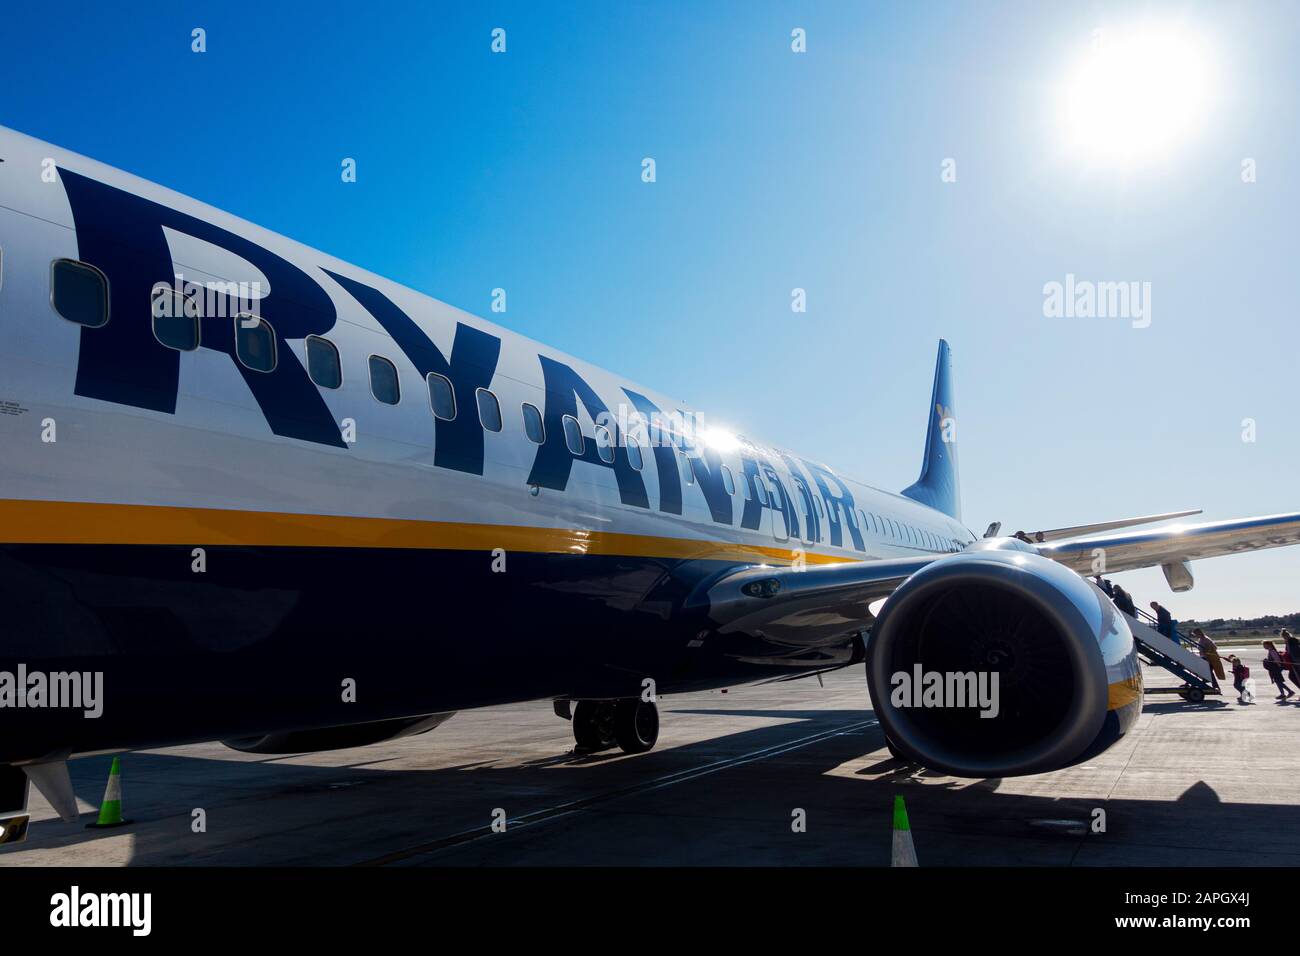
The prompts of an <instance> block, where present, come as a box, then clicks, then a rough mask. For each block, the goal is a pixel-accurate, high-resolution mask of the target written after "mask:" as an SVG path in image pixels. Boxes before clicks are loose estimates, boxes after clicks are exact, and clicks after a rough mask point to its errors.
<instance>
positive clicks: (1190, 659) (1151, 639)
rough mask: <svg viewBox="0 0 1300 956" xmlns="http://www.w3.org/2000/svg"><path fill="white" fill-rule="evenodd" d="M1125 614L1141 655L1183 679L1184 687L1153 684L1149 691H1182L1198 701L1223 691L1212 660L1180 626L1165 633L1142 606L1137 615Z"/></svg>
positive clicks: (1158, 692) (1181, 695) (1153, 692)
mask: <svg viewBox="0 0 1300 956" xmlns="http://www.w3.org/2000/svg"><path fill="white" fill-rule="evenodd" d="M1125 617H1127V618H1128V626H1129V630H1130V631H1132V632H1133V640H1134V642H1135V643H1136V644H1137V652H1138V656H1139V657H1141V658H1142V659H1143V660H1144V661H1146V662H1147V663H1148V664H1152V665H1154V666H1156V667H1163V668H1164V669H1165V670H1167V671H1169V673H1171V674H1173V675H1174V676H1175V677H1178V678H1180V679H1181V680H1182V681H1183V686H1181V687H1149V688H1147V691H1146V692H1147V693H1148V694H1178V695H1179V696H1180V697H1182V698H1183V699H1184V700H1188V701H1191V702H1192V703H1194V704H1195V703H1200V702H1201V701H1203V700H1204V699H1205V696H1206V695H1207V694H1220V693H1222V692H1221V691H1220V690H1219V689H1218V687H1216V686H1215V682H1214V677H1213V675H1212V674H1211V673H1210V664H1209V662H1208V661H1206V660H1205V659H1204V658H1202V657H1201V655H1200V652H1199V650H1200V649H1199V648H1198V647H1197V645H1196V642H1194V641H1192V640H1190V639H1189V638H1187V637H1185V636H1183V635H1182V634H1180V633H1179V632H1178V629H1177V628H1176V627H1175V628H1174V636H1173V638H1172V639H1171V638H1168V637H1165V636H1164V635H1163V634H1161V633H1160V632H1159V631H1157V630H1156V629H1155V624H1156V620H1155V618H1153V617H1152V616H1151V615H1150V614H1147V613H1146V612H1144V611H1142V610H1139V611H1138V617H1136V618H1133V617H1129V616H1128V615H1125Z"/></svg>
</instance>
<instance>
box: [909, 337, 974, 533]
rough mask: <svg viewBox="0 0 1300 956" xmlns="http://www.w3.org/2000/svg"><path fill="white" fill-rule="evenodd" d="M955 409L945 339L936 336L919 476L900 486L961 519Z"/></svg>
mask: <svg viewBox="0 0 1300 956" xmlns="http://www.w3.org/2000/svg"><path fill="white" fill-rule="evenodd" d="M956 416H957V410H956V404H955V402H954V401H953V390H952V363H951V360H950V356H949V351H948V343H947V342H946V341H944V340H943V339H940V340H939V357H938V359H937V361H936V362H935V367H934V391H933V392H932V393H931V396H930V415H929V424H928V426H927V428H926V433H925V459H924V460H923V461H922V463H921V477H920V478H918V479H916V483H915V484H913V485H910V486H908V487H907V488H905V489H904V490H903V494H904V495H905V496H907V497H908V498H911V499H912V500H913V501H919V502H921V504H923V505H929V506H930V507H931V508H936V509H938V510H939V511H942V512H943V513H944V514H946V515H948V516H950V517H952V518H956V519H957V520H958V521H960V520H961V488H960V487H959V484H958V481H957V417H956Z"/></svg>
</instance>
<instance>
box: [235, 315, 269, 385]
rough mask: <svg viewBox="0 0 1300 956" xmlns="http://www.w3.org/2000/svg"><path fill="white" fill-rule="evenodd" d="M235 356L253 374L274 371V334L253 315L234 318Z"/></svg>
mask: <svg viewBox="0 0 1300 956" xmlns="http://www.w3.org/2000/svg"><path fill="white" fill-rule="evenodd" d="M235 354H236V355H237V356H239V361H241V362H243V363H244V365H246V366H248V367H249V368H251V369H252V370H253V371H254V372H273V371H275V332H274V331H273V330H272V329H271V326H270V325H269V324H268V323H267V322H266V321H265V320H263V319H259V318H258V317H257V316H255V315H248V314H246V313H244V314H240V315H237V316H235Z"/></svg>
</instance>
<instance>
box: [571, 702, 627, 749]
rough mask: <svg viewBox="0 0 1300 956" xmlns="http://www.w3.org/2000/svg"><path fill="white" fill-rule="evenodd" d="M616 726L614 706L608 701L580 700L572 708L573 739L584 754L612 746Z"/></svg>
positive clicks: (614, 739) (614, 740)
mask: <svg viewBox="0 0 1300 956" xmlns="http://www.w3.org/2000/svg"><path fill="white" fill-rule="evenodd" d="M616 724H617V710H616V705H615V704H614V703H612V702H610V701H605V700H580V701H578V704H577V706H576V707H574V708H573V739H574V742H575V743H577V745H578V749H579V750H581V751H584V752H586V753H594V752H596V751H598V750H608V749H609V748H610V747H612V746H614V744H615V742H616V740H617V738H616V735H615V728H616Z"/></svg>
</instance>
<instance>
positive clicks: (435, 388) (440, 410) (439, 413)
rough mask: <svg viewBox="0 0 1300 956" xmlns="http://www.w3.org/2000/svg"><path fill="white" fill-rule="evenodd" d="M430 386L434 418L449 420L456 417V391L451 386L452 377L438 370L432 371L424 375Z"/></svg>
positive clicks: (430, 405)
mask: <svg viewBox="0 0 1300 956" xmlns="http://www.w3.org/2000/svg"><path fill="white" fill-rule="evenodd" d="M424 381H425V383H426V384H427V385H428V386H429V407H430V408H432V409H433V416H434V418H441V419H442V420H443V421H444V422H449V421H451V420H452V419H453V418H455V417H456V391H455V389H453V388H452V387H451V379H449V378H448V377H447V376H445V375H439V374H438V373H437V372H430V373H429V374H428V375H426V376H425V377H424Z"/></svg>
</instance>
